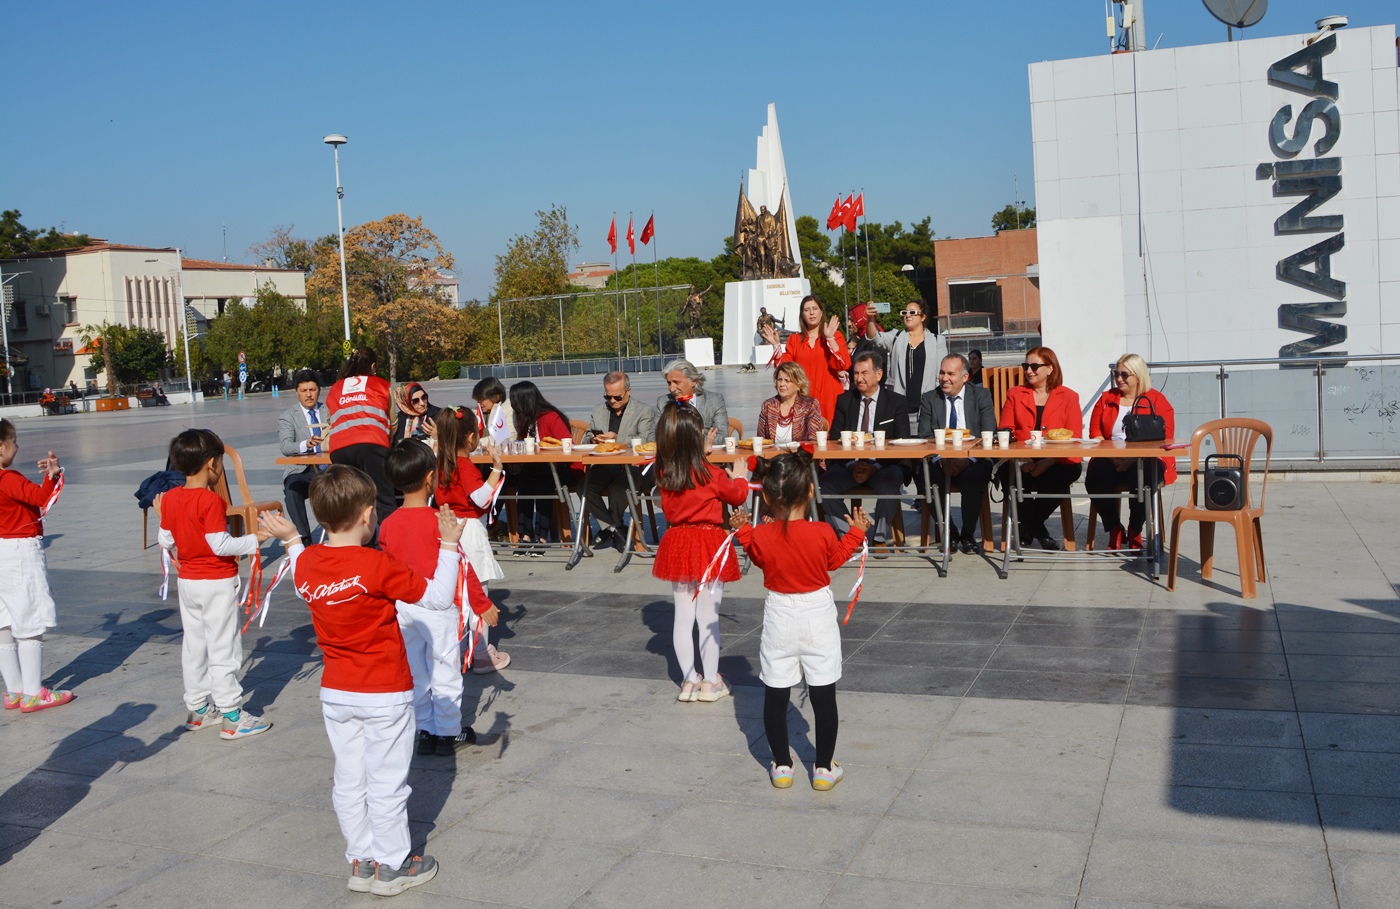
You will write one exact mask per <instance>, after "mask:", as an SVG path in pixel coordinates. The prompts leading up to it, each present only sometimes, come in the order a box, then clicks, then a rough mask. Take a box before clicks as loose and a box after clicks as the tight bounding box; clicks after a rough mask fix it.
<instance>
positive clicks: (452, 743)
mask: <svg viewBox="0 0 1400 909" xmlns="http://www.w3.org/2000/svg"><path fill="white" fill-rule="evenodd" d="M435 738H436V739H437V754H438V756H439V757H452V755H454V754H456V753H457V749H458V748H461V747H462V746H463V745H475V744H476V732H475V730H473V729H472V727H470V726H468V727H467V728H466V729H463V730H462V732H461V734H460V735H439V736H436V737H435Z"/></svg>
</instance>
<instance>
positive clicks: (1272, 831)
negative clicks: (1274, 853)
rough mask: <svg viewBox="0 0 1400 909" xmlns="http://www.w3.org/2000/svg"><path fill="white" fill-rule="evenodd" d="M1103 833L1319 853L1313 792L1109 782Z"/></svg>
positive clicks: (1319, 833)
mask: <svg viewBox="0 0 1400 909" xmlns="http://www.w3.org/2000/svg"><path fill="white" fill-rule="evenodd" d="M1098 829H1099V831H1100V832H1102V833H1108V834H1122V835H1126V836H1140V837H1144V838H1148V839H1150V838H1154V837H1161V838H1163V839H1170V840H1179V841H1182V842H1192V841H1195V840H1219V841H1221V842H1233V843H1253V844H1256V845H1272V846H1301V847H1308V848H1316V849H1321V848H1322V846H1323V842H1322V829H1321V827H1320V826H1319V825H1318V819H1317V808H1316V807H1315V806H1314V804H1313V796H1312V794H1311V793H1304V792H1267V791H1261V790H1250V789H1222V788H1218V787H1213V788H1205V787H1198V786H1162V785H1157V784H1151V783H1148V784H1140V783H1129V782H1120V781H1118V780H1114V781H1111V782H1109V784H1108V786H1107V788H1106V789H1105V791H1104V794H1103V807H1102V810H1101V811H1100V813H1099V825H1098Z"/></svg>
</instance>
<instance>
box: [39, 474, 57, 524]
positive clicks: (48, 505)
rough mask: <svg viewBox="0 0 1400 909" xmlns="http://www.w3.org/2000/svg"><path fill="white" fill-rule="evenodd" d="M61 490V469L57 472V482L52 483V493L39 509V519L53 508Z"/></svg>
mask: <svg viewBox="0 0 1400 909" xmlns="http://www.w3.org/2000/svg"><path fill="white" fill-rule="evenodd" d="M62 491H63V471H61V470H60V471H59V472H58V482H56V483H54V487H53V494H52V495H50V496H49V500H48V501H47V502H45V503H44V507H43V508H40V509H39V520H41V521H42V520H43V519H44V518H45V517H46V516H47V515H48V513H49V512H50V511H52V510H53V506H54V503H55V502H57V501H58V494H59V493H60V492H62Z"/></svg>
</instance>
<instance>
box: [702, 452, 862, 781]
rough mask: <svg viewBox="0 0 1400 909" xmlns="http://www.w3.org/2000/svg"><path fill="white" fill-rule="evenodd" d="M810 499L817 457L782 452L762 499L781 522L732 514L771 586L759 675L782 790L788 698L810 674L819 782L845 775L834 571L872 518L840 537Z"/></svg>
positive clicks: (856, 521)
mask: <svg viewBox="0 0 1400 909" xmlns="http://www.w3.org/2000/svg"><path fill="white" fill-rule="evenodd" d="M811 500H812V469H811V462H810V461H809V460H808V459H807V458H806V457H804V456H800V455H797V454H785V455H779V456H778V457H776V458H773V459H772V460H771V461H769V462H768V473H767V474H766V475H765V476H764V478H763V501H764V502H765V503H766V504H767V505H768V508H769V509H771V510H772V512H773V514H774V515H775V516H776V520H774V521H772V522H770V523H766V524H760V525H758V526H757V527H755V526H753V525H752V524H750V523H749V516H748V514H747V513H746V512H744V511H742V510H740V511H737V512H735V513H734V515H733V516H732V517H731V518H730V525H731V526H732V527H734V528H735V529H736V531H737V536H738V539H739V543H740V544H741V545H742V546H743V547H744V551H745V552H747V553H748V554H749V558H750V559H752V560H753V563H754V564H755V565H757V566H758V567H759V568H762V569H763V586H764V587H765V588H767V590H768V598H767V600H765V601H764V604H763V637H762V639H761V640H760V642H759V650H758V657H759V678H760V679H761V680H762V681H763V688H764V697H763V729H764V732H766V733H767V735H768V747H769V748H770V749H771V750H772V752H773V762H772V764H770V765H769V769H768V774H769V779H770V780H771V781H772V783H773V785H774V786H776V787H777V788H779V789H787V788H790V787H791V786H792V767H793V763H794V761H793V757H792V752H791V751H790V750H789V748H788V730H787V710H788V699H789V696H790V693H791V690H792V686H794V685H796V684H797V683H798V682H800V681H802V680H803V678H804V677H805V678H806V681H807V694H808V698H809V699H810V700H811V702H812V712H813V714H814V715H815V719H816V723H815V727H816V736H815V737H816V745H817V757H816V760H815V761H814V762H813V765H812V788H813V789H818V790H828V789H831V788H832V787H833V786H835V785H836V784H837V783H839V782H841V778H842V777H843V776H844V771H842V769H841V767H840V765H839V764H837V763H836V762H835V761H833V760H832V759H831V757H832V754H833V753H835V751H836V727H837V720H838V718H837V712H836V680H837V679H839V678H841V630H840V628H838V627H837V624H836V603H835V601H834V600H833V599H832V597H831V587H830V584H831V574H830V573H831V572H832V571H835V570H836V569H837V568H840V567H841V566H842V565H844V564H845V563H846V560H847V559H849V558H850V557H851V556H852V555H853V554H854V553H855V552H857V551H858V550H859V549H860V547H861V544H862V542H864V540H865V532H866V530H868V529H869V528H870V518H869V517H868V516H867V515H866V514H865V512H864V511H862V510H861V509H859V508H857V509H855V510H854V513H853V514H852V515H851V526H850V528H849V529H848V530H847V531H846V535H845V536H844V537H842V538H841V539H839V540H838V539H837V538H836V532H835V531H834V530H832V529H831V525H830V524H827V523H825V522H823V521H809V520H807V510H808V507H809V505H810V503H811Z"/></svg>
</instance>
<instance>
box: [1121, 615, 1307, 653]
mask: <svg viewBox="0 0 1400 909" xmlns="http://www.w3.org/2000/svg"><path fill="white" fill-rule="evenodd" d="M1261 621H1262V620H1261ZM1138 646H1139V647H1141V648H1142V649H1143V650H1165V651H1168V652H1171V653H1176V652H1178V651H1185V652H1201V653H1220V652H1225V653H1282V652H1283V639H1282V638H1281V637H1280V635H1279V632H1278V630H1277V628H1275V627H1274V626H1273V625H1272V623H1270V624H1269V625H1268V626H1267V627H1253V628H1251V627H1244V628H1177V629H1173V628H1144V629H1143V630H1142V639H1141V640H1140V641H1139V644H1138Z"/></svg>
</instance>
